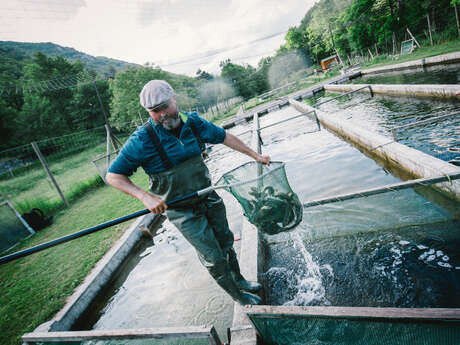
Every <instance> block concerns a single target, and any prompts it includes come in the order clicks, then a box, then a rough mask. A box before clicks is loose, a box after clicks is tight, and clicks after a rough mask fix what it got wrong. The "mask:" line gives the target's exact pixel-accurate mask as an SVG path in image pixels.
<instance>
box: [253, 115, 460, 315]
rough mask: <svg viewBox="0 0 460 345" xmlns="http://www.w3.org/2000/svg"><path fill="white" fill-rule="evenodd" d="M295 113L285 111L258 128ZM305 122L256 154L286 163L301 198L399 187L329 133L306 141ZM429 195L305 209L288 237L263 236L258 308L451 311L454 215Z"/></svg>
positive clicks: (459, 265)
mask: <svg viewBox="0 0 460 345" xmlns="http://www.w3.org/2000/svg"><path fill="white" fill-rule="evenodd" d="M296 113H297V112H296V111H294V110H292V109H290V108H288V109H284V110H281V111H280V112H277V113H272V114H269V115H267V116H266V117H263V118H262V119H261V122H262V123H265V124H266V123H269V122H270V121H273V122H274V121H276V120H277V119H279V118H281V117H282V116H292V115H294V114H296ZM303 121H304V124H303V125H302V123H300V122H298V123H292V124H291V125H289V126H288V125H287V122H286V126H285V127H286V128H285V129H284V130H283V129H281V128H280V127H277V128H276V129H275V127H272V128H271V129H267V131H266V132H265V133H264V132H262V140H263V141H264V143H265V145H264V146H263V151H264V152H265V153H268V154H271V155H272V157H273V159H274V160H283V161H285V162H286V163H287V173H288V178H289V182H290V184H291V186H292V187H293V189H294V190H295V191H296V193H298V195H299V197H300V199H301V200H303V201H308V200H311V199H318V198H321V197H325V196H330V195H336V194H342V193H348V192H353V191H356V190H359V189H364V188H371V187H377V186H381V185H385V184H389V183H395V182H397V181H398V180H399V179H397V178H396V177H394V176H392V175H391V174H389V173H388V171H387V169H385V167H382V166H380V165H378V164H377V163H375V162H374V161H373V160H371V159H370V158H368V157H366V156H365V155H363V154H362V153H361V152H360V151H358V150H357V149H356V148H354V147H353V146H351V145H349V144H347V143H345V142H343V141H342V140H340V139H339V138H337V137H336V136H334V135H333V134H331V133H329V132H327V131H325V130H322V131H320V132H314V133H310V132H309V131H308V130H307V129H308V128H311V127H312V125H309V124H308V121H306V120H303ZM298 129H301V130H300V132H301V131H302V130H304V132H305V134H299V130H298ZM269 131H271V132H269ZM281 138H283V139H281ZM430 190H431V189H430ZM433 195H435V194H432V193H431V194H430V193H426V192H424V191H421V190H413V189H411V190H404V191H399V192H390V193H386V194H381V195H377V196H373V197H367V198H361V199H354V200H349V201H346V202H339V203H335V204H329V205H324V206H317V207H311V208H306V209H304V215H303V218H304V220H303V222H302V223H301V224H300V225H299V226H298V227H297V228H296V229H295V230H294V231H292V232H290V233H283V234H279V235H276V236H264V242H265V246H264V249H265V256H264V259H265V268H264V282H265V292H266V299H267V300H266V303H267V304H271V305H335V306H387V307H389V306H393V307H403V306H404V307H426V306H430V307H457V306H459V305H460V299H459V298H458V294H457V291H458V288H459V286H460V285H459V284H460V249H459V248H460V247H459V244H460V243H459V240H460V233H459V232H460V227H459V222H458V218H459V211H458V210H459V209H460V208H459V205H458V203H453V202H449V201H447V202H446V203H444V206H440V205H438V204H437V203H436V202H434V201H435V200H434V199H433ZM440 281H442V284H440V283H439V282H440Z"/></svg>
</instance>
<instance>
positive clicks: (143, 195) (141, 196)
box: [106, 172, 168, 214]
mask: <svg viewBox="0 0 460 345" xmlns="http://www.w3.org/2000/svg"><path fill="white" fill-rule="evenodd" d="M106 180H107V182H108V183H109V184H110V185H111V186H113V187H115V188H116V189H118V190H120V191H122V192H123V193H126V194H128V195H131V196H132V197H134V198H136V199H138V200H140V201H142V202H143V203H144V205H145V207H146V208H147V209H148V210H150V212H152V213H155V214H160V213H163V212H164V211H165V210H166V209H167V208H168V206H167V205H166V203H165V202H164V201H163V200H162V199H161V198H159V197H157V196H155V195H153V194H150V193H148V192H146V191H145V190H143V189H142V188H140V187H138V186H136V185H135V184H134V183H133V182H132V181H131V180H130V179H129V177H128V176H126V175H121V174H115V173H111V172H109V173H107V175H106Z"/></svg>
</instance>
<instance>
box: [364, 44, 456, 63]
mask: <svg viewBox="0 0 460 345" xmlns="http://www.w3.org/2000/svg"><path fill="white" fill-rule="evenodd" d="M421 44H422V43H421ZM457 51H460V39H457V40H453V41H449V42H444V43H440V44H437V45H435V46H430V45H425V46H424V45H423V44H422V47H421V48H416V49H415V50H414V51H413V52H412V53H411V54H406V55H398V56H396V57H387V56H377V57H375V58H374V59H373V60H371V61H370V62H368V63H365V64H363V68H373V67H380V66H387V65H393V64H398V63H403V62H407V61H413V60H420V59H423V58H428V57H432V56H437V55H442V54H448V53H453V52H457Z"/></svg>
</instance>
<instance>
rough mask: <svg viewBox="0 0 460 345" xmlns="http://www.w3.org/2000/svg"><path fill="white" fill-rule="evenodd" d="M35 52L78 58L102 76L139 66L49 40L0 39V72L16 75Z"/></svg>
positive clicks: (72, 59)
mask: <svg viewBox="0 0 460 345" xmlns="http://www.w3.org/2000/svg"><path fill="white" fill-rule="evenodd" d="M37 52H41V53H43V54H45V55H48V56H57V55H59V56H62V57H64V58H66V59H68V60H70V61H77V60H80V61H81V62H82V63H84V64H85V66H86V67H87V68H89V69H93V70H95V71H97V72H98V73H99V74H101V75H104V76H105V75H113V74H114V72H122V71H124V70H126V69H127V68H129V67H140V65H138V64H134V63H130V62H126V61H121V60H116V59H111V58H107V57H105V56H92V55H88V54H85V53H82V52H79V51H78V50H75V49H73V48H69V47H62V46H60V45H58V44H54V43H51V42H46V43H28V42H13V41H0V74H1V75H4V73H7V72H8V71H7V69H8V70H9V73H8V74H10V75H11V76H15V77H18V75H17V74H18V70H22V64H23V62H24V60H26V59H27V58H29V57H32V56H33V55H34V54H35V53H37ZM8 66H9V67H8ZM11 67H13V68H11ZM19 67H20V68H19Z"/></svg>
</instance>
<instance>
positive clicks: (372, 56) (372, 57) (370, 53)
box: [367, 48, 374, 60]
mask: <svg viewBox="0 0 460 345" xmlns="http://www.w3.org/2000/svg"><path fill="white" fill-rule="evenodd" d="M367 51H368V52H369V55H370V56H371V59H372V60H374V55H372V52H371V50H370V49H369V48H367Z"/></svg>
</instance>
